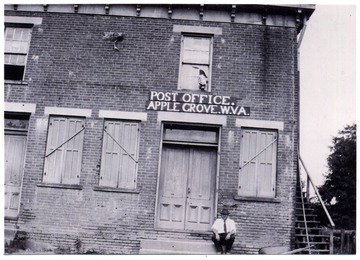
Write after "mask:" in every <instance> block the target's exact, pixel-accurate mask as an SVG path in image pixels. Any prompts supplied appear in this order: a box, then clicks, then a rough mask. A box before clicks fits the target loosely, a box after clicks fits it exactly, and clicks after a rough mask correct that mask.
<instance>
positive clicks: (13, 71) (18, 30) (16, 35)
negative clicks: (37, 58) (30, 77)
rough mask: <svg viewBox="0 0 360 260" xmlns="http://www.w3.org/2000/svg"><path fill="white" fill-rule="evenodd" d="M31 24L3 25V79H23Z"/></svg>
mask: <svg viewBox="0 0 360 260" xmlns="http://www.w3.org/2000/svg"><path fill="white" fill-rule="evenodd" d="M31 27H32V25H25V24H22V25H21V27H19V26H17V25H6V27H5V55H4V63H5V74H4V76H5V80H23V78H24V73H25V65H26V60H27V55H28V51H29V45H30V38H31V30H32V28H31Z"/></svg>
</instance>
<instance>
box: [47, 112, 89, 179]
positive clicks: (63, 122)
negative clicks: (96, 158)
mask: <svg viewBox="0 0 360 260" xmlns="http://www.w3.org/2000/svg"><path fill="white" fill-rule="evenodd" d="M84 129H85V128H84V119H82V118H72V117H51V118H50V123H49V132H48V139H47V147H46V156H45V167H44V168H45V171H44V178H43V180H44V182H47V183H59V184H79V179H80V171H81V159H82V149H83V141H84V131H83V130H84Z"/></svg>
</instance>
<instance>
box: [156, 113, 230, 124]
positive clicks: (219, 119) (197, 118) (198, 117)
mask: <svg viewBox="0 0 360 260" xmlns="http://www.w3.org/2000/svg"><path fill="white" fill-rule="evenodd" d="M157 116H158V118H157V121H158V122H162V121H169V122H184V123H200V124H210V125H222V126H226V116H224V115H208V114H195V113H178V112H163V111H159V112H158V115H157Z"/></svg>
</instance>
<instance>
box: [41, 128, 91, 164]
mask: <svg viewBox="0 0 360 260" xmlns="http://www.w3.org/2000/svg"><path fill="white" fill-rule="evenodd" d="M84 130H85V127H84V126H83V127H82V128H81V129H80V130H79V131H78V132H76V133H75V134H74V135H72V136H71V137H70V138H68V139H67V140H66V141H65V142H63V143H62V144H60V145H59V146H58V147H56V148H55V149H54V150H52V151H51V152H50V153H48V154H47V155H45V158H46V157H48V156H50V155H52V154H53V153H54V152H55V151H56V150H57V149H59V148H60V147H61V146H63V145H64V144H66V143H67V142H69V141H70V140H71V139H73V138H74V137H75V136H77V135H78V134H80V133H81V132H82V131H84Z"/></svg>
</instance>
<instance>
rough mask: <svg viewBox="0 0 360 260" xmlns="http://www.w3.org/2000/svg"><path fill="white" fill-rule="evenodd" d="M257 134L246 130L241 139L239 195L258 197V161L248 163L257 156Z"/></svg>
mask: <svg viewBox="0 0 360 260" xmlns="http://www.w3.org/2000/svg"><path fill="white" fill-rule="evenodd" d="M256 142H257V132H256V131H251V130H244V131H243V133H242V139H241V146H240V149H241V159H240V160H241V163H240V165H241V167H242V166H244V167H243V168H241V169H240V174H239V193H238V194H239V195H242V196H256V168H257V162H256V160H252V161H251V162H248V161H249V160H250V159H251V158H253V157H254V156H255V155H256Z"/></svg>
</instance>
